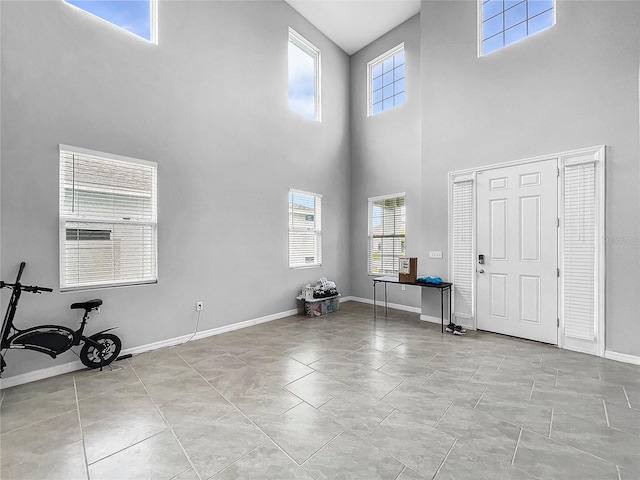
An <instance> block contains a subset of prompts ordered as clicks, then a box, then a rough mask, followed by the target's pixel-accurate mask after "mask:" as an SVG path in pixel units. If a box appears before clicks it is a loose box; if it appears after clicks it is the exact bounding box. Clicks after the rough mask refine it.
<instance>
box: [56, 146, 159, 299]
mask: <svg viewBox="0 0 640 480" xmlns="http://www.w3.org/2000/svg"><path fill="white" fill-rule="evenodd" d="M157 198H158V194H157V165H156V164H155V163H153V162H147V161H144V160H137V159H132V158H127V157H120V156H117V155H110V154H105V153H100V152H93V151H91V150H84V149H80V148H76V147H68V146H66V145H60V289H61V290H70V289H76V288H92V287H103V286H115V285H132V284H141V283H155V282H156V281H157V278H158V276H157V267H156V266H157V240H156V239H157Z"/></svg>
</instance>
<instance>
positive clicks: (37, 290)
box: [0, 281, 53, 293]
mask: <svg viewBox="0 0 640 480" xmlns="http://www.w3.org/2000/svg"><path fill="white" fill-rule="evenodd" d="M5 287H6V288H16V287H18V288H20V290H22V291H23V292H29V293H42V292H53V288H47V287H38V286H37V285H21V284H19V283H7V282H2V281H0V288H5Z"/></svg>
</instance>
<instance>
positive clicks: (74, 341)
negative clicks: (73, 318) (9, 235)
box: [0, 262, 122, 374]
mask: <svg viewBox="0 0 640 480" xmlns="http://www.w3.org/2000/svg"><path fill="white" fill-rule="evenodd" d="M24 267H25V262H22V263H21V264H20V269H19V270H18V276H17V277H16V281H15V282H14V283H7V282H2V281H0V288H10V289H11V290H13V292H12V293H11V300H9V305H8V307H7V312H6V314H5V316H4V321H3V322H2V337H1V338H2V342H1V343H0V350H1V352H0V374H2V372H3V371H4V368H5V367H6V365H7V364H6V363H5V361H4V355H3V353H4V352H5V351H6V349H27V350H35V351H36V352H41V353H46V354H47V355H50V356H51V357H52V358H56V356H58V355H60V354H61V353H64V352H66V351H67V350H70V349H71V347H75V346H79V345H80V344H81V343H83V345H82V349H81V350H80V355H79V357H80V360H81V361H82V363H83V364H84V365H86V366H87V367H89V368H100V369H101V370H102V367H104V366H107V365H109V364H110V363H111V362H113V361H114V360H116V359H117V358H118V355H119V354H120V349H121V348H122V342H121V341H120V339H119V338H118V337H117V336H116V335H114V334H112V333H106V332H108V331H110V330H113V328H108V329H107V330H102V331H101V332H98V333H96V334H93V335H91V336H90V337H86V336H85V335H84V333H83V332H84V327H85V326H86V325H87V320H89V312H91V311H93V310H98V312H99V311H100V305H102V300H100V299H95V300H89V301H88V302H81V303H74V304H72V305H71V308H72V309H83V310H84V315H83V317H82V321H81V322H80V328H79V329H78V330H75V331H74V330H72V329H70V328H68V327H65V326H62V325H39V326H36V327H31V328H27V329H25V330H20V329H19V328H16V326H15V325H14V324H13V319H14V317H15V314H16V310H17V308H18V301H19V300H20V295H22V292H29V293H42V292H52V291H53V290H52V289H51V288H46V287H37V286H28V285H22V284H21V283H20V278H21V277H22V272H23V271H24ZM114 328H115V327H114Z"/></svg>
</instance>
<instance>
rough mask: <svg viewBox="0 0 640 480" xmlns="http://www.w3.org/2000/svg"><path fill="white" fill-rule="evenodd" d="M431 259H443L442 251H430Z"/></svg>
mask: <svg viewBox="0 0 640 480" xmlns="http://www.w3.org/2000/svg"><path fill="white" fill-rule="evenodd" d="M429 258H442V250H430V251H429Z"/></svg>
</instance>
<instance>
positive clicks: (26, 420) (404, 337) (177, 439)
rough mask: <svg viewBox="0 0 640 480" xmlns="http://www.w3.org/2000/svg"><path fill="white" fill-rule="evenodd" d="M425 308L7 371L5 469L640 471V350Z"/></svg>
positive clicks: (300, 322) (455, 473)
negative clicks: (24, 372)
mask: <svg viewBox="0 0 640 480" xmlns="http://www.w3.org/2000/svg"><path fill="white" fill-rule="evenodd" d="M417 317H418V316H417V315H415V314H410V313H406V312H399V311H390V315H389V317H388V319H386V320H385V319H384V318H380V317H378V320H377V321H376V322H374V321H373V320H372V315H371V306H369V305H365V304H361V303H356V302H345V303H343V304H341V307H340V311H339V312H337V313H334V314H332V315H329V316H325V317H321V318H317V319H308V318H305V317H301V316H293V317H288V318H285V319H281V320H277V321H274V322H270V323H265V324H261V325H257V326H254V327H251V328H247V329H243V330H237V331H234V332H230V333H226V334H223V335H218V336H215V337H209V338H206V339H203V340H198V341H195V342H192V343H188V344H183V345H180V346H176V347H172V348H167V349H163V350H157V351H154V352H150V353H146V354H142V355H139V356H136V357H133V358H131V359H129V360H124V361H121V362H119V364H120V366H121V367H122V369H120V370H118V371H113V372H111V371H105V372H102V373H99V372H96V371H82V372H76V373H74V374H68V375H62V376H59V377H55V378H50V379H47V380H43V381H39V382H34V383H31V384H27V385H23V386H19V387H14V388H11V389H8V390H6V391H4V392H3V400H2V405H1V414H2V415H1V420H2V423H1V432H2V433H1V436H0V441H1V444H0V447H1V453H0V455H1V467H2V470H1V472H0V475H1V477H2V479H3V480H10V479H19V480H27V479H31V478H34V479H60V480H71V479H76V478H78V479H86V478H90V479H92V480H98V479H109V480H120V479H135V480H141V479H180V480H188V479H209V478H213V479H256V478H264V479H278V480H282V479H289V478H300V479H338V478H342V479H366V480H374V479H378V478H380V479H402V480H407V479H418V478H427V479H431V478H436V479H438V480H442V479H467V478H468V479H485V478H486V479H524V480H526V479H535V478H537V479H552V478H557V479H598V480H604V479H622V480H627V479H638V478H640V367H638V366H633V365H628V364H623V363H618V362H613V361H608V360H603V359H599V358H596V357H592V356H587V355H582V354H577V353H573V352H570V351H566V350H558V349H556V348H553V347H550V346H545V345H541V344H537V343H533V342H527V341H522V340H516V339H512V338H507V337H502V336H499V335H492V334H487V333H480V332H469V334H468V335H466V336H464V337H455V336H452V335H451V334H441V333H440V326H439V325H434V324H429V323H425V322H421V321H419V319H418V318H417ZM15 356H16V355H14V357H15Z"/></svg>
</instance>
